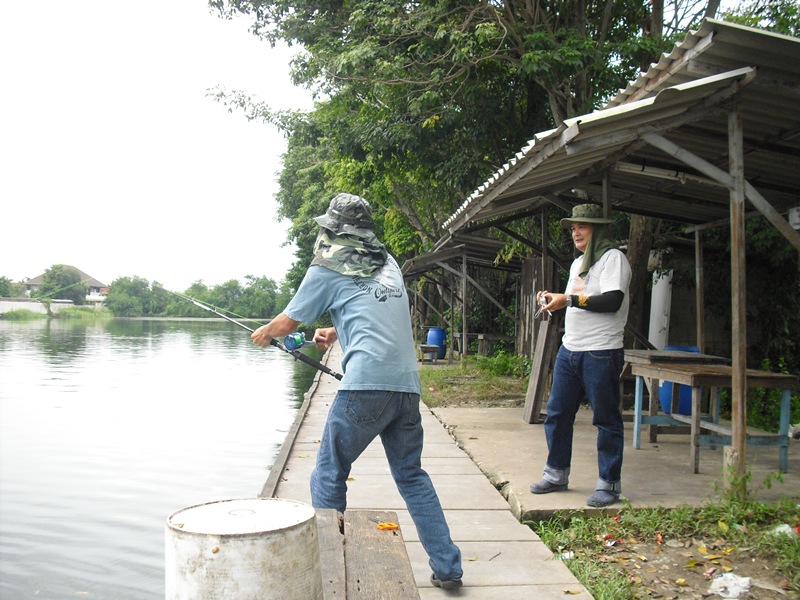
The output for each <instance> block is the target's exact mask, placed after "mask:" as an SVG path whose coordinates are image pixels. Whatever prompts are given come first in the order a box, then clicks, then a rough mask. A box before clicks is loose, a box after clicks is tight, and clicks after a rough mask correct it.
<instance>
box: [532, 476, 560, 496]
mask: <svg viewBox="0 0 800 600" xmlns="http://www.w3.org/2000/svg"><path fill="white" fill-rule="evenodd" d="M565 489H567V484H566V483H552V482H550V481H547V479H542V480H541V481H540V482H538V483H532V484H531V493H532V494H549V493H550V492H563V491H564V490H565Z"/></svg>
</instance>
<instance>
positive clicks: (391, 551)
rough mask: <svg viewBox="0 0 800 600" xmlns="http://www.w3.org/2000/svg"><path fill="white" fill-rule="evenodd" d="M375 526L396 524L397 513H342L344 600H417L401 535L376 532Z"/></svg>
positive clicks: (398, 530)
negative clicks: (345, 588) (345, 593)
mask: <svg viewBox="0 0 800 600" xmlns="http://www.w3.org/2000/svg"><path fill="white" fill-rule="evenodd" d="M379 522H391V523H398V522H399V521H398V520H397V513H395V512H390V511H371V510H358V511H348V512H345V515H344V555H345V563H346V565H347V568H346V577H347V600H376V598H380V599H381V600H419V592H418V591H417V584H416V582H415V581H414V573H413V572H412V570H411V562H410V561H409V559H408V553H407V552H406V546H405V542H404V541H403V534H402V533H401V531H400V529H397V530H394V531H384V530H380V529H378V523H379ZM326 600H327V597H326Z"/></svg>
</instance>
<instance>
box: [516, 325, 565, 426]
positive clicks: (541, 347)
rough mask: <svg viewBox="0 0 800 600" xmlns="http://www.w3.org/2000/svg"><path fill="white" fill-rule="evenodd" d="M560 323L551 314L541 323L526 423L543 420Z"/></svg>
mask: <svg viewBox="0 0 800 600" xmlns="http://www.w3.org/2000/svg"><path fill="white" fill-rule="evenodd" d="M559 324H560V319H559V318H558V317H557V316H556V315H551V316H550V318H548V319H544V320H543V321H542V322H541V323H539V333H538V336H537V338H536V349H535V350H534V353H533V368H532V369H531V374H530V377H529V379H528V391H527V393H526V394H525V412H524V414H523V419H525V422H526V423H539V422H540V421H541V413H542V405H543V404H544V396H545V392H546V391H547V378H548V376H549V375H550V366H551V365H552V363H553V357H554V356H555V353H556V351H557V349H558V348H557V343H558V337H557V334H558V328H559Z"/></svg>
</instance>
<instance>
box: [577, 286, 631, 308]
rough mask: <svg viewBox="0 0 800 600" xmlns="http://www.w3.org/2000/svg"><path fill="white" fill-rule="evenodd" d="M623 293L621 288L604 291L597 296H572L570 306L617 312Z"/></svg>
mask: <svg viewBox="0 0 800 600" xmlns="http://www.w3.org/2000/svg"><path fill="white" fill-rule="evenodd" d="M624 298H625V293H624V292H623V291H622V290H612V291H610V292H604V293H602V294H600V295H599V296H576V295H573V296H572V306H574V307H576V308H582V309H584V310H590V311H592V312H608V313H611V312H617V311H618V310H619V307H620V306H622V300H623V299H624Z"/></svg>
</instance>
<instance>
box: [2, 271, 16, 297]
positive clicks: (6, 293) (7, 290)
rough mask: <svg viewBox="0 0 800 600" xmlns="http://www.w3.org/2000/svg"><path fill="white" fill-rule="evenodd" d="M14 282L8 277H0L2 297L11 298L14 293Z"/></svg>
mask: <svg viewBox="0 0 800 600" xmlns="http://www.w3.org/2000/svg"><path fill="white" fill-rule="evenodd" d="M13 290H14V282H13V281H11V280H10V279H9V278H8V277H5V276H2V277H0V298H10V297H11V296H12V295H13Z"/></svg>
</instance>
